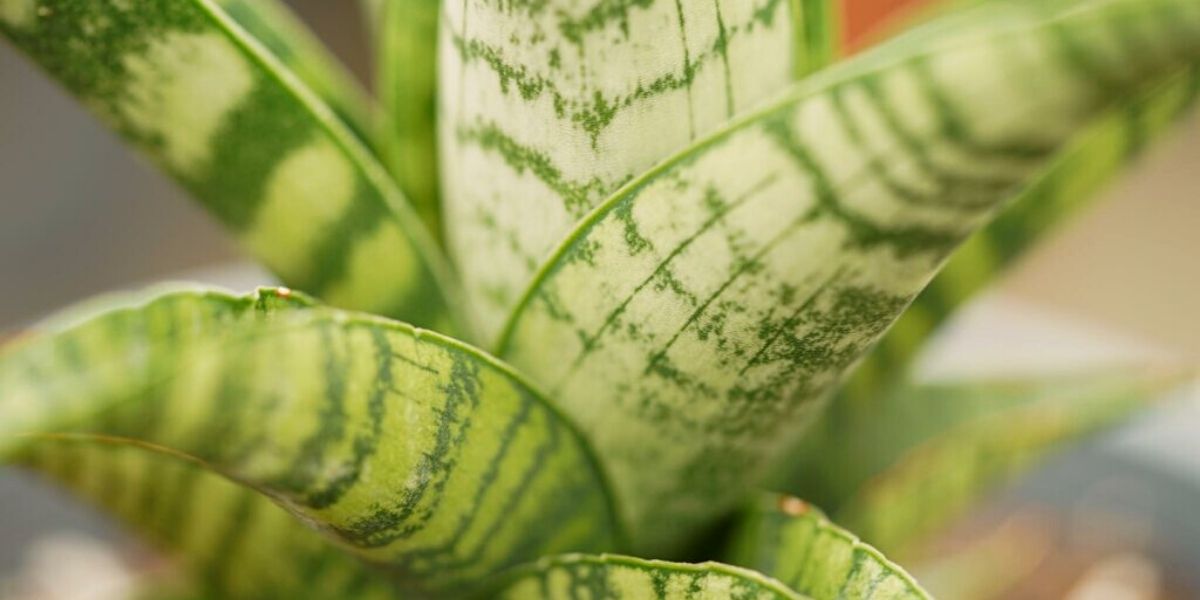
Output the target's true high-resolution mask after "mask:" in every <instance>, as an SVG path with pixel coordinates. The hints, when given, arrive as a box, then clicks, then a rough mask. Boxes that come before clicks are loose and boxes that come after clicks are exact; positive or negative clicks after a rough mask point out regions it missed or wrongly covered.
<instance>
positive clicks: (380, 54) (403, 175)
mask: <svg viewBox="0 0 1200 600" xmlns="http://www.w3.org/2000/svg"><path fill="white" fill-rule="evenodd" d="M440 8H441V3H440V2H438V0H376V1H375V2H373V3H368V5H367V10H368V14H369V15H370V18H371V19H373V23H371V26H372V29H374V30H376V31H375V38H376V56H377V60H376V63H377V68H376V79H377V82H376V87H377V88H378V90H379V98H380V102H381V103H382V104H383V107H384V114H385V117H386V118H385V125H384V127H385V128H386V130H385V131H384V132H383V140H382V151H383V154H384V157H385V159H386V163H387V165H388V168H389V170H391V172H392V174H393V175H394V176H395V177H396V180H397V181H398V182H399V183H400V187H401V188H402V189H403V190H404V192H405V193H406V194H407V195H408V197H409V198H411V199H412V201H413V204H414V206H416V208H417V212H419V213H420V214H421V217H422V218H424V219H425V222H426V224H427V225H428V226H429V227H430V228H431V229H432V230H433V231H435V232H440V231H441V220H440V216H439V211H440V206H439V201H438V162H437V140H436V137H437V135H436V129H437V126H436V120H435V118H436V115H435V113H436V110H435V108H436V106H437V32H438V13H439V12H440ZM476 183H481V182H476Z"/></svg>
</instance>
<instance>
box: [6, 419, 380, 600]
mask: <svg viewBox="0 0 1200 600" xmlns="http://www.w3.org/2000/svg"><path fill="white" fill-rule="evenodd" d="M25 441H26V445H25V446H24V447H23V448H22V450H21V451H20V452H19V453H18V454H17V455H16V456H14V457H13V460H14V461H16V462H17V463H18V464H20V465H22V466H25V467H28V468H31V469H36V470H37V471H38V472H40V473H44V474H46V475H47V476H49V477H50V478H51V479H52V480H54V481H56V482H58V483H60V484H62V485H64V486H66V487H67V488H69V489H70V490H71V491H72V492H74V493H75V494H77V495H79V496H83V497H85V498H87V499H88V500H89V501H91V502H93V503H95V504H97V505H98V506H99V507H100V508H103V509H104V510H105V511H106V513H108V514H112V515H115V516H117V517H119V518H120V519H121V520H122V521H123V522H124V523H126V524H128V525H129V526H130V527H131V528H133V529H135V530H137V531H138V532H139V533H142V534H143V535H145V536H146V538H147V539H148V540H149V541H151V542H152V543H154V544H155V545H156V546H157V547H159V548H162V549H163V550H165V551H166V552H167V553H168V556H170V557H172V558H174V559H177V560H178V562H179V563H180V566H181V567H183V571H184V576H185V577H186V579H185V583H187V584H189V586H190V587H193V588H195V589H194V592H195V593H196V596H195V597H197V598H214V597H215V598H246V599H260V598H309V599H312V600H318V599H327V598H364V599H366V598H371V599H377V600H385V599H388V598H393V597H394V596H395V593H396V590H395V588H394V586H393V585H392V582H391V580H390V579H389V577H388V576H387V574H386V573H385V572H384V571H383V570H377V569H374V568H372V567H371V566H369V565H367V564H366V563H365V562H363V561H361V560H359V559H357V558H355V557H354V556H353V555H351V554H349V553H347V552H345V551H344V550H342V548H341V547H339V546H338V545H337V544H335V543H334V542H333V541H332V540H330V539H327V538H326V537H325V536H322V535H321V534H319V533H318V532H316V531H313V530H312V529H310V528H308V527H305V526H304V525H302V524H301V523H300V522H299V521H297V520H296V518H295V517H294V516H293V515H291V514H289V513H288V512H287V511H285V510H284V509H283V508H281V507H280V506H278V505H277V504H276V503H274V502H273V501H271V500H270V499H269V498H268V497H267V496H265V495H263V494H260V493H258V492H256V491H254V490H252V489H250V488H248V487H245V486H242V485H239V484H237V483H234V482H233V481H230V480H229V479H226V478H224V477H222V476H220V475H218V474H216V473H215V472H214V471H212V470H210V469H208V468H206V467H205V466H203V465H201V464H197V463H196V462H195V460H194V458H191V457H184V456H179V455H176V454H173V453H169V452H167V451H165V450H163V449H160V448H157V447H154V446H151V445H147V444H142V443H138V442H136V441H134V440H130V439H127V438H116V437H109V436H99V435H45V436H37V435H34V436H31V437H30V438H29V439H27V440H25ZM142 597H145V596H142ZM147 600H149V598H147Z"/></svg>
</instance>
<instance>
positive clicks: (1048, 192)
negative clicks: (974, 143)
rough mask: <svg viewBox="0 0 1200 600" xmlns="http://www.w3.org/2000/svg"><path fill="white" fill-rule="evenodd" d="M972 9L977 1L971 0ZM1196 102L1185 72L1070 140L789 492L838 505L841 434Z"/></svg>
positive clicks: (881, 362) (843, 401)
mask: <svg viewBox="0 0 1200 600" xmlns="http://www.w3.org/2000/svg"><path fill="white" fill-rule="evenodd" d="M973 1H978V0H973ZM1198 92H1200V70H1197V69H1195V68H1190V69H1187V70H1185V71H1183V72H1181V73H1179V74H1178V75H1176V76H1174V77H1172V78H1171V79H1170V80H1168V81H1167V82H1165V83H1164V84H1163V85H1160V86H1155V87H1153V88H1152V89H1150V90H1148V91H1147V92H1144V93H1141V94H1138V95H1135V96H1134V97H1132V98H1130V99H1128V100H1126V101H1124V102H1121V103H1120V104H1118V105H1117V106H1115V107H1113V108H1112V109H1110V110H1109V111H1108V112H1107V113H1106V114H1105V115H1104V116H1103V117H1101V118H1100V119H1098V120H1097V121H1096V122H1095V123H1094V124H1092V125H1090V126H1088V128H1087V129H1085V130H1084V131H1083V132H1081V133H1080V134H1079V135H1078V136H1076V137H1075V138H1074V139H1073V140H1072V141H1071V142H1070V144H1069V145H1068V146H1067V147H1066V148H1065V149H1064V150H1063V151H1062V152H1061V153H1060V154H1059V155H1058V156H1057V157H1056V158H1055V159H1054V161H1053V162H1052V163H1051V164H1050V165H1049V167H1048V168H1047V169H1046V171H1044V172H1043V173H1042V174H1041V175H1040V176H1039V177H1038V179H1037V180H1036V181H1034V182H1033V184H1032V185H1031V186H1030V187H1029V188H1028V189H1027V190H1025V191H1024V192H1022V193H1021V194H1020V196H1018V197H1017V198H1016V200H1015V201H1014V202H1013V205H1012V206H1011V207H1010V208H1007V209H1006V210H1005V211H1004V212H1003V213H1002V214H1001V215H1000V216H999V217H997V219H996V221H995V222H993V223H991V224H990V225H988V226H987V227H986V228H985V229H983V230H981V231H979V232H978V233H976V234H975V235H974V236H972V237H971V239H970V240H968V241H967V242H966V243H965V244H964V245H963V247H962V248H960V249H959V250H957V251H956V252H955V254H954V256H953V257H951V259H950V262H949V263H947V265H946V267H945V268H943V269H942V271H941V272H940V273H939V274H938V276H937V277H936V278H934V280H933V281H932V282H931V283H930V284H929V286H928V287H927V288H925V290H924V291H922V292H921V294H920V295H919V296H918V297H917V299H916V301H915V302H913V305H912V306H910V307H909V308H908V310H906V311H905V313H904V315H903V316H901V317H900V320H899V321H897V322H896V325H895V326H894V327H893V328H892V329H891V331H889V332H888V334H887V335H885V336H884V337H883V339H882V340H880V342H879V344H878V345H877V346H876V347H875V348H874V349H873V350H872V351H871V353H870V354H869V355H867V358H866V359H865V360H864V361H863V362H862V364H860V365H858V366H857V367H855V370H854V373H853V375H852V376H851V377H850V378H849V380H848V381H847V383H846V384H845V385H844V386H843V387H842V389H840V390H839V391H838V395H837V396H835V397H834V400H833V402H831V404H830V406H829V409H828V410H827V411H825V412H824V413H823V414H822V415H821V416H820V418H819V419H818V421H817V422H816V423H815V424H814V425H813V427H812V430H811V431H810V432H808V434H806V436H805V439H803V440H801V442H800V444H801V445H800V447H798V448H797V449H796V450H794V451H791V452H789V456H792V457H795V458H794V459H793V460H792V462H791V463H790V464H788V465H786V469H787V471H786V473H784V474H783V477H784V478H785V479H784V481H785V483H784V484H783V485H784V487H785V488H786V489H789V490H804V492H805V495H806V496H808V497H809V498H812V499H813V500H814V501H815V502H818V503H820V504H821V505H822V506H827V507H835V506H837V505H838V503H840V502H841V501H842V500H843V498H840V497H837V495H836V492H834V491H833V490H832V486H833V485H834V484H833V483H831V480H832V479H836V478H837V477H839V471H838V467H836V466H834V465H833V464H831V463H830V462H828V461H826V460H825V456H826V452H827V451H828V449H830V448H833V447H836V446H839V445H840V444H841V439H840V438H841V430H842V429H845V428H847V427H851V428H852V427H855V426H857V425H856V424H855V423H856V422H857V421H859V420H874V419H875V418H876V415H877V413H878V411H879V410H880V407H879V403H881V402H886V401H887V400H888V399H890V398H895V397H896V396H895V395H892V394H889V391H890V390H891V389H892V388H894V387H895V386H897V385H901V384H902V382H903V380H904V378H905V377H906V376H907V375H908V374H909V373H908V370H909V367H910V365H911V363H912V362H913V361H914V360H915V359H916V358H917V357H918V356H919V352H920V348H921V346H922V344H923V343H924V342H925V341H926V340H927V339H928V337H929V336H930V335H932V334H933V332H934V331H935V330H936V329H937V328H938V327H940V326H941V324H942V323H944V322H945V321H946V320H947V319H948V318H949V317H950V315H952V314H953V313H954V311H955V310H956V309H957V308H958V307H960V306H961V305H963V304H964V303H965V302H967V300H969V299H970V298H971V297H972V296H973V295H974V294H975V293H977V292H979V291H980V290H982V289H983V288H984V287H985V286H987V284H988V282H989V281H991V280H993V279H994V278H995V276H996V275H997V274H998V273H999V272H1001V271H1003V270H1004V269H1005V268H1007V267H1008V266H1009V265H1011V264H1013V263H1014V262H1015V261H1016V260H1017V259H1019V258H1020V257H1021V256H1022V255H1023V254H1024V252H1025V251H1026V250H1028V249H1030V248H1031V247H1032V246H1033V245H1034V244H1035V243H1036V242H1037V241H1039V240H1040V239H1042V237H1043V236H1045V235H1047V234H1048V233H1051V232H1052V231H1053V229H1054V227H1055V226H1057V225H1059V224H1061V223H1062V222H1063V221H1065V220H1067V219H1069V218H1070V217H1072V216H1074V215H1075V214H1077V213H1078V212H1079V211H1081V210H1083V209H1085V208H1087V207H1088V206H1089V205H1090V202H1089V201H1090V200H1092V199H1094V198H1095V197H1096V196H1097V194H1096V192H1098V191H1099V189H1100V188H1101V187H1103V186H1104V185H1106V184H1107V183H1108V182H1109V181H1110V180H1111V179H1112V178H1113V177H1114V176H1115V175H1116V174H1117V173H1118V172H1120V170H1121V168H1122V167H1124V166H1125V165H1126V164H1128V163H1129V162H1131V161H1132V160H1133V159H1134V158H1135V157H1136V156H1138V155H1139V154H1140V151H1141V149H1142V148H1144V147H1145V146H1146V144H1147V143H1148V142H1149V141H1152V140H1153V139H1154V138H1157V137H1159V136H1161V135H1162V134H1163V133H1164V132H1165V131H1167V130H1168V129H1169V126H1170V125H1172V124H1175V123H1176V121H1177V120H1178V119H1179V118H1180V117H1182V116H1184V115H1187V114H1191V112H1192V109H1193V108H1194V107H1195V105H1196V98H1197V93H1198Z"/></svg>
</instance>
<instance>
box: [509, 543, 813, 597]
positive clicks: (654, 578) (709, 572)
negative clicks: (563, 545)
mask: <svg viewBox="0 0 1200 600" xmlns="http://www.w3.org/2000/svg"><path fill="white" fill-rule="evenodd" d="M498 597H499V598H500V599H501V600H575V599H576V598H604V599H605V600H805V597H804V596H802V595H800V594H797V593H796V592H794V591H792V590H789V589H788V588H787V587H786V586H784V585H783V584H781V583H780V582H778V581H775V580H773V579H770V578H768V577H765V576H763V575H761V574H759V573H755V572H754V571H751V570H749V569H742V568H739V567H731V566H729V565H723V564H719V563H711V562H710V563H703V564H684V563H671V562H665V561H659V560H643V559H640V558H632V557H627V556H613V555H607V554H605V555H600V556H589V555H579V554H571V555H564V556H555V557H548V558H546V559H543V560H540V561H538V562H537V564H535V565H532V566H531V567H529V568H527V569H525V570H524V573H522V574H521V575H520V576H519V577H517V578H516V579H515V581H513V583H511V584H510V585H509V587H508V588H507V589H505V590H504V591H503V592H502V593H501V594H499V596H498Z"/></svg>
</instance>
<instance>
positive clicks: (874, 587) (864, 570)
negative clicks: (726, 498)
mask: <svg viewBox="0 0 1200 600" xmlns="http://www.w3.org/2000/svg"><path fill="white" fill-rule="evenodd" d="M730 562H732V563H734V564H739V565H745V566H747V567H750V568H753V569H756V570H758V571H761V572H762V573H764V574H766V575H769V576H771V577H775V578H777V579H779V580H780V581H782V582H783V583H784V584H786V585H788V586H789V587H791V588H792V589H793V590H796V591H797V592H800V593H802V594H806V595H808V596H809V597H811V598H812V599H813V600H929V594H928V593H927V592H925V590H923V589H921V586H920V585H918V584H917V582H916V581H915V580H914V579H913V578H912V576H910V575H909V574H908V573H905V572H904V569H901V568H900V567H899V566H897V565H896V564H894V563H892V562H891V561H889V560H888V559H887V558H885V557H884V556H883V555H882V554H881V553H880V552H879V551H878V550H876V549H874V548H872V547H870V546H868V545H866V544H864V543H863V542H861V541H860V540H859V539H858V538H857V537H855V536H854V535H853V534H852V533H850V532H848V531H846V530H845V529H842V528H841V527H838V526H837V525H834V524H833V523H831V522H830V521H829V519H828V518H827V517H826V516H825V515H824V513H822V512H821V511H820V510H817V509H816V508H815V507H813V506H811V505H810V504H808V503H806V502H804V501H802V500H800V499H799V498H795V497H790V496H778V495H774V494H771V495H764V497H763V498H762V499H760V500H759V501H758V502H756V503H755V504H754V506H752V507H751V508H750V510H749V511H748V512H747V514H746V515H744V516H743V517H742V520H741V522H739V523H738V525H737V529H736V530H735V532H734V538H733V542H732V550H731V560H730Z"/></svg>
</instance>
